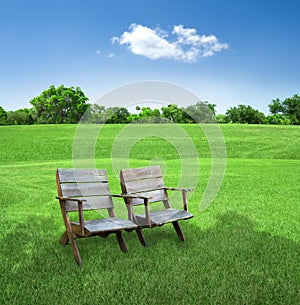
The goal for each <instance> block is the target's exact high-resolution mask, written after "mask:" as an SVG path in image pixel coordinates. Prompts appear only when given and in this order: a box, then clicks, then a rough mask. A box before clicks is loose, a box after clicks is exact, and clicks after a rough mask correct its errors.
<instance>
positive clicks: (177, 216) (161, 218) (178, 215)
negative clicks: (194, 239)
mask: <svg viewBox="0 0 300 305" xmlns="http://www.w3.org/2000/svg"><path fill="white" fill-rule="evenodd" d="M193 216H194V215H193V214H191V213H189V212H186V211H182V210H176V209H165V210H161V211H156V212H151V213H150V220H151V225H154V226H159V225H163V224H165V223H170V222H173V221H178V220H186V219H189V218H192V217H193ZM135 217H136V221H137V224H138V225H139V226H147V225H148V223H147V219H146V216H145V214H139V215H135Z"/></svg>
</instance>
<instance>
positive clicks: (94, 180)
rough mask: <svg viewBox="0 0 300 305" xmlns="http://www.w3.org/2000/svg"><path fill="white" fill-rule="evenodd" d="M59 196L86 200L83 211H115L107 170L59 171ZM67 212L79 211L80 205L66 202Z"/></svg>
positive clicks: (57, 177)
mask: <svg viewBox="0 0 300 305" xmlns="http://www.w3.org/2000/svg"><path fill="white" fill-rule="evenodd" d="M56 185H57V192H58V195H59V196H62V197H69V198H79V199H85V200H86V202H84V203H83V210H98V209H113V202H112V198H111V196H109V194H110V190H109V185H108V179H107V174H106V170H105V169H62V168H59V169H57V172H56ZM65 208H66V211H67V212H69V211H77V210H78V204H77V203H76V202H74V201H68V200H67V201H66V204H65Z"/></svg>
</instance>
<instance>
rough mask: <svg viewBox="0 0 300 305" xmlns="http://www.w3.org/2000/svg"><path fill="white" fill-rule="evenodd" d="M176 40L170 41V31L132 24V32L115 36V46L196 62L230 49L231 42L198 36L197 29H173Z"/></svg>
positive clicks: (150, 55)
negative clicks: (168, 32) (126, 46)
mask: <svg viewBox="0 0 300 305" xmlns="http://www.w3.org/2000/svg"><path fill="white" fill-rule="evenodd" d="M172 34H173V35H174V36H175V38H176V39H175V40H174V41H169V40H168V38H169V36H168V34H167V32H166V31H164V30H162V29H160V28H155V29H151V28H148V27H146V26H143V25H140V24H131V25H130V27H129V30H128V31H126V32H124V33H123V34H122V35H121V36H120V37H112V38H111V42H112V43H119V44H120V45H123V44H126V45H128V49H129V50H130V51H131V52H132V53H134V54H136V55H142V56H146V57H148V58H150V59H152V60H155V59H162V58H165V59H173V60H177V61H183V62H196V61H197V59H198V58H199V57H209V56H212V55H214V54H215V53H216V52H220V51H222V50H226V49H228V48H229V45H228V44H227V43H220V42H219V41H218V39H217V37H216V36H214V35H209V36H206V35H198V34H197V31H196V29H190V28H184V26H183V25H176V26H174V27H173V31H172Z"/></svg>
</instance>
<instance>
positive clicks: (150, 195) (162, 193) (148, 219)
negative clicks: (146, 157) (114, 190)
mask: <svg viewBox="0 0 300 305" xmlns="http://www.w3.org/2000/svg"><path fill="white" fill-rule="evenodd" d="M120 183H121V188H122V192H123V194H124V195H135V196H137V195H139V196H140V198H130V197H126V198H124V200H125V203H126V207H127V210H128V215H129V219H130V220H131V221H132V222H134V223H136V224H137V225H138V226H139V229H138V234H139V237H140V240H141V242H142V243H143V244H144V245H146V241H145V240H143V241H142V239H144V237H143V234H142V233H141V229H142V228H152V227H156V226H162V225H164V224H166V223H172V224H173V226H174V229H175V231H176V233H177V235H178V238H179V239H180V240H182V241H185V236H184V234H183V231H182V229H181V228H180V225H179V223H178V221H179V220H186V219H189V218H192V217H193V214H191V213H189V212H188V200H187V191H191V190H192V189H187V188H170V187H165V185H164V180H163V176H162V173H161V169H160V166H150V167H144V168H131V169H123V170H121V172H120ZM171 190H172V191H181V192H182V198H183V210H177V209H173V208H172V207H171V205H170V203H169V197H168V193H167V191H171ZM160 201H161V202H163V205H164V208H163V209H162V210H158V211H152V212H151V211H150V209H149V204H150V203H153V202H160ZM142 204H144V206H145V213H144V214H135V213H134V207H135V206H137V205H142Z"/></svg>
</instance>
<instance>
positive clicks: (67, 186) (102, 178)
mask: <svg viewBox="0 0 300 305" xmlns="http://www.w3.org/2000/svg"><path fill="white" fill-rule="evenodd" d="M56 184H57V191H58V196H57V197H56V198H57V199H58V200H59V203H60V208H61V212H62V217H63V220H64V223H65V227H66V231H65V232H64V234H63V235H62V237H61V240H60V242H61V244H63V245H66V244H67V243H68V242H70V243H71V246H72V249H73V253H74V258H75V261H76V262H77V264H78V265H81V263H82V261H81V257H80V253H79V250H78V246H77V243H76V239H77V238H82V237H88V236H94V235H98V236H101V237H107V236H108V235H109V234H111V233H115V234H116V236H117V239H118V242H119V245H120V248H121V250H122V251H124V252H127V247H126V244H125V240H124V238H123V235H122V230H128V231H130V230H133V229H136V228H137V225H136V224H134V223H133V222H131V221H129V220H123V219H119V218H117V217H116V216H115V213H114V205H113V201H112V197H114V196H117V197H120V195H113V194H110V190H109V186H108V180H107V174H106V171H105V170H104V169H100V170H88V169H57V172H56ZM99 209H107V211H108V218H98V219H93V220H85V219H84V211H86V210H99ZM69 212H77V213H78V222H72V221H70V216H69ZM75 216H76V215H75Z"/></svg>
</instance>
